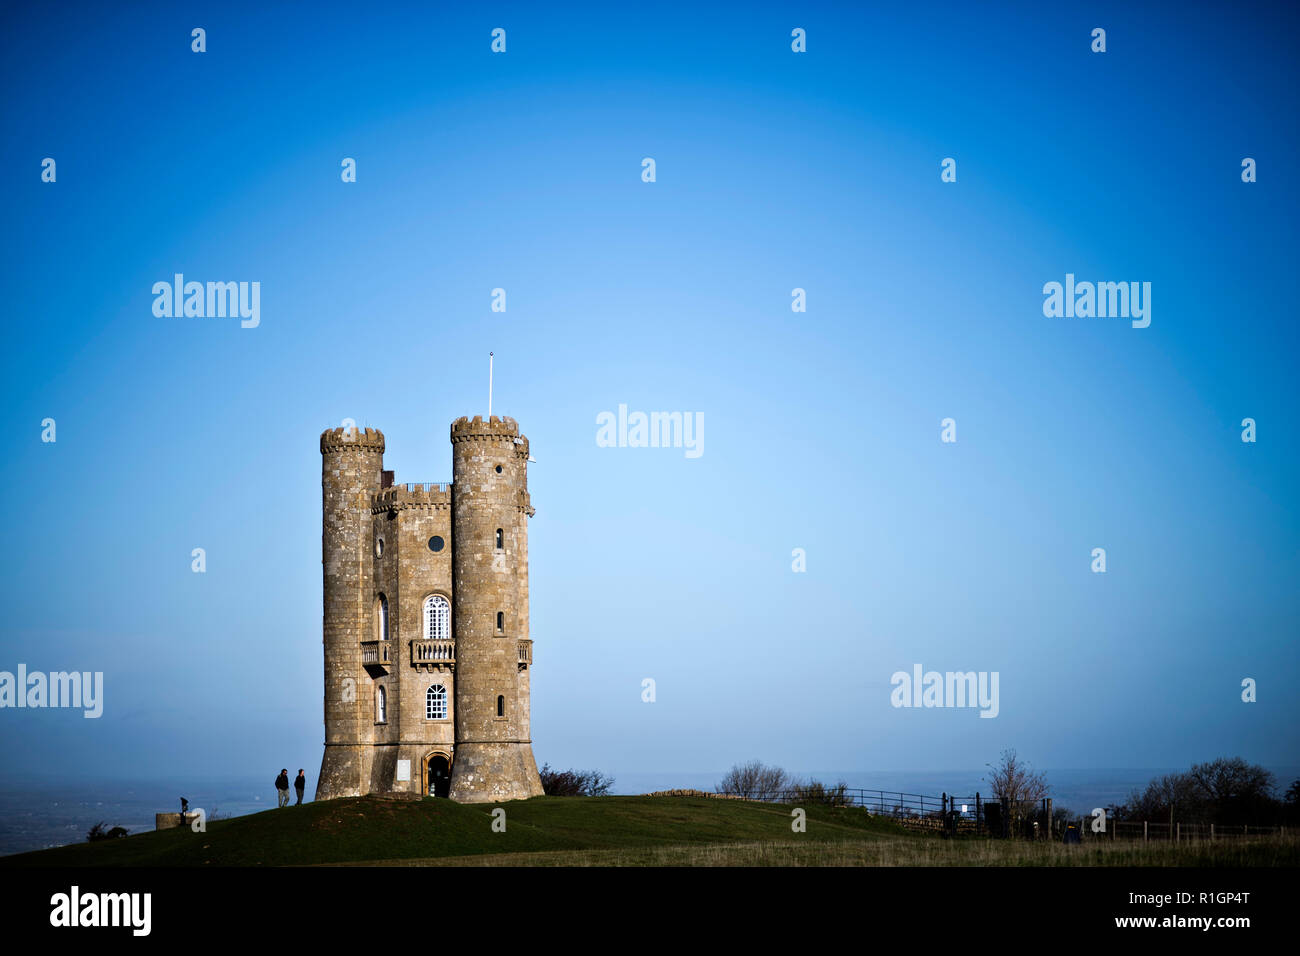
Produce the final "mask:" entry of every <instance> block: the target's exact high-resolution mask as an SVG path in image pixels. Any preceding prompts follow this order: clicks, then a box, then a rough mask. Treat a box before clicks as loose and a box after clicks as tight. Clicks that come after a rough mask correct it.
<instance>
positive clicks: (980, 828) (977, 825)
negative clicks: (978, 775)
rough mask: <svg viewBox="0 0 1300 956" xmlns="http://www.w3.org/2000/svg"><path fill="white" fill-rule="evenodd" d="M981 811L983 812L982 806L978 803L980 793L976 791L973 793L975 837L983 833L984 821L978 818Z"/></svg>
mask: <svg viewBox="0 0 1300 956" xmlns="http://www.w3.org/2000/svg"><path fill="white" fill-rule="evenodd" d="M982 811H983V805H982V804H981V803H980V792H979V791H978V790H976V791H975V834H976V835H977V836H979V835H981V834H983V832H984V821H983V818H982V817H981V816H980V814H981V812H982Z"/></svg>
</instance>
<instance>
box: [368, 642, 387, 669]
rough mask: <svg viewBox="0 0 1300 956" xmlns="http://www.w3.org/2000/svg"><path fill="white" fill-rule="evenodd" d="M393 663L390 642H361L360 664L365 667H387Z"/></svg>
mask: <svg viewBox="0 0 1300 956" xmlns="http://www.w3.org/2000/svg"><path fill="white" fill-rule="evenodd" d="M392 662H393V642H392V641H362V642H361V663H362V664H364V665H365V666H366V667H385V668H386V667H388V666H390V665H391V664H392Z"/></svg>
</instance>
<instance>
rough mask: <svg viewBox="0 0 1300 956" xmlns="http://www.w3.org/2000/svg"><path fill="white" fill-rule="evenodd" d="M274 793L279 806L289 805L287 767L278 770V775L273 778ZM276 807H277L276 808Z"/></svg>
mask: <svg viewBox="0 0 1300 956" xmlns="http://www.w3.org/2000/svg"><path fill="white" fill-rule="evenodd" d="M275 794H276V796H277V797H279V798H280V806H281V807H287V806H288V805H289V768H288V767H286V768H284V769H283V770H281V771H280V776H278V777H276V778H275ZM277 809H278V808H277Z"/></svg>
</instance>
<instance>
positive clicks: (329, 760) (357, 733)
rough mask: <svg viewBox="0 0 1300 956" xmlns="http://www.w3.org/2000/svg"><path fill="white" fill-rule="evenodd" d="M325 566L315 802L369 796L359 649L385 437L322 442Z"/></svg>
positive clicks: (368, 701)
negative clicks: (321, 747) (320, 750)
mask: <svg viewBox="0 0 1300 956" xmlns="http://www.w3.org/2000/svg"><path fill="white" fill-rule="evenodd" d="M320 453H321V525H322V531H321V564H322V566H323V570H324V598H325V613H324V621H323V625H324V642H325V756H324V758H323V759H322V760H321V768H320V778H319V780H318V781H317V784H316V799H317V800H324V799H328V798H331V797H350V796H357V795H358V794H361V793H364V792H366V790H367V786H366V781H368V780H369V777H370V767H369V758H370V747H369V744H370V742H371V739H372V735H371V732H370V726H369V722H368V719H367V718H368V716H369V714H370V713H371V712H372V710H373V687H372V685H371V683H370V682H369V681H367V680H365V672H364V670H363V668H362V665H361V643H362V641H364V640H366V635H367V634H368V633H369V627H368V624H369V604H370V600H369V598H370V594H371V593H372V592H373V590H374V568H373V563H372V562H371V561H370V560H369V557H370V555H369V545H370V502H371V500H372V499H373V498H374V496H375V495H376V494H377V493H378V492H379V483H380V472H381V471H382V470H383V461H384V436H383V435H382V434H380V433H379V432H378V431H375V430H374V429H372V428H367V429H366V430H365V431H359V430H357V429H355V428H354V429H343V428H335V429H333V430H331V431H327V432H325V433H324V434H323V435H321V436H320Z"/></svg>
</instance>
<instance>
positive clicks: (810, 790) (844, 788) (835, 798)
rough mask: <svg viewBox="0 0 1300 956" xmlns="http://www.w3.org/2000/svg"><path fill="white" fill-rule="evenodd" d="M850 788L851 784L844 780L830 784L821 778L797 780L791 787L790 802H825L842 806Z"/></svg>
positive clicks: (834, 805)
mask: <svg viewBox="0 0 1300 956" xmlns="http://www.w3.org/2000/svg"><path fill="white" fill-rule="evenodd" d="M848 789H849V785H848V784H847V783H845V782H844V781H843V780H841V781H840V782H839V783H836V784H831V785H829V786H828V785H826V784H824V783H822V782H821V781H820V780H807V781H803V782H797V783H795V784H794V785H793V786H792V787H791V789H790V802H792V803H824V804H827V805H829V806H832V807H837V806H842V805H843V804H844V802H845V799H846V798H847V796H848Z"/></svg>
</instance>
